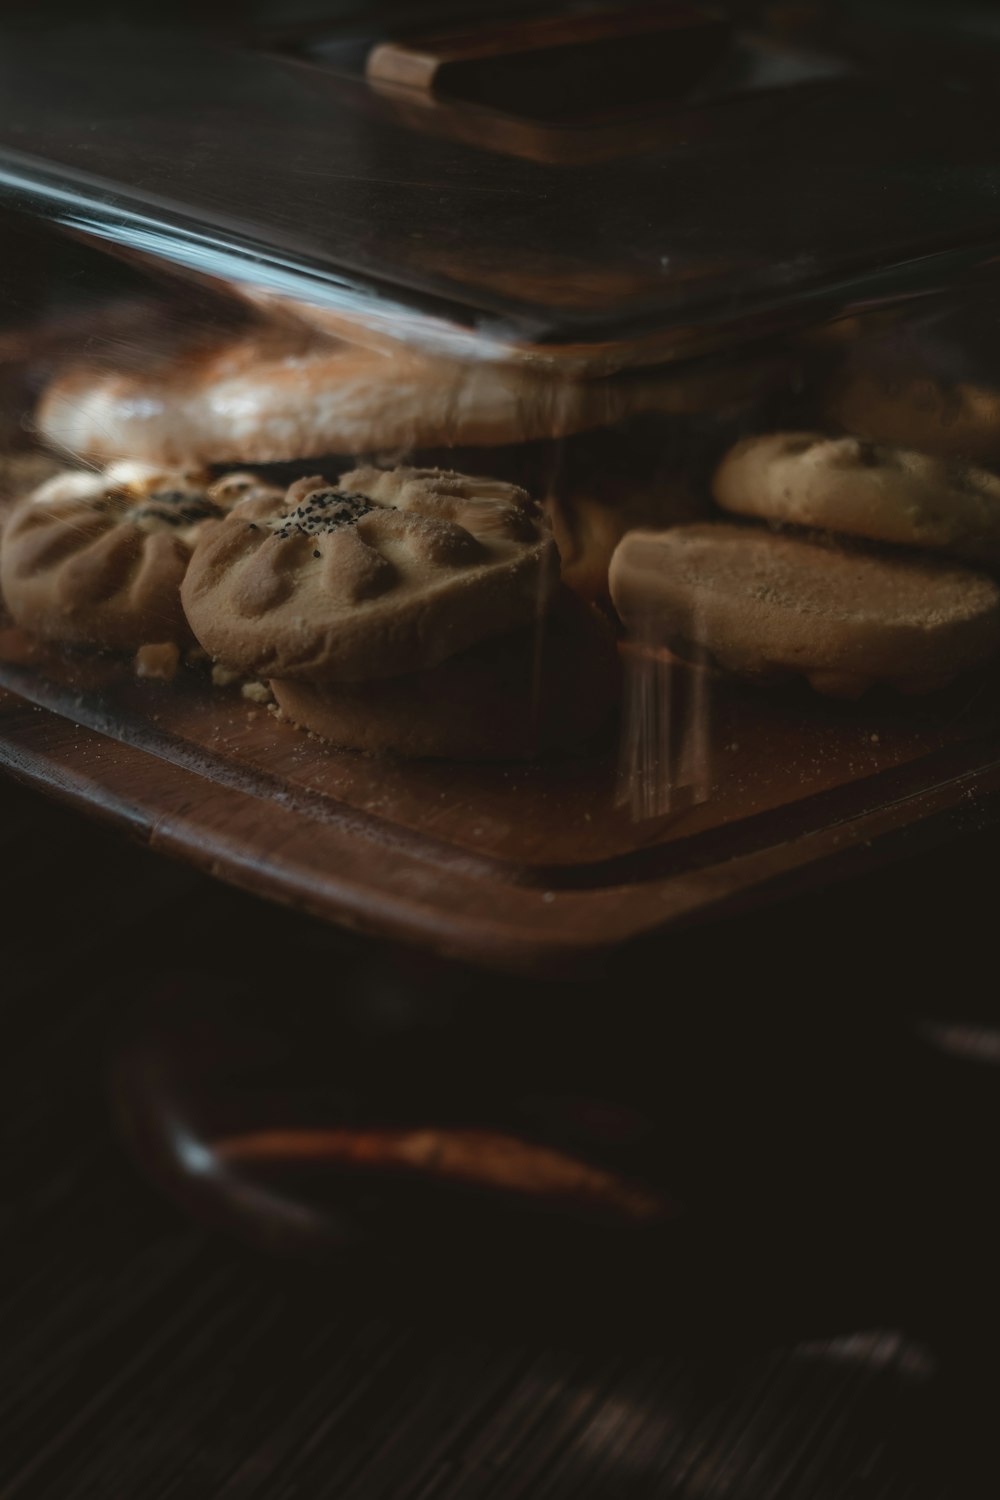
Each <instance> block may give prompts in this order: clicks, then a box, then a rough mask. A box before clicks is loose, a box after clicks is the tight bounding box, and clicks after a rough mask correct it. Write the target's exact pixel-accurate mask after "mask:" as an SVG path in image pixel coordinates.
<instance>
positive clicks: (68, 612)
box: [0, 462, 259, 651]
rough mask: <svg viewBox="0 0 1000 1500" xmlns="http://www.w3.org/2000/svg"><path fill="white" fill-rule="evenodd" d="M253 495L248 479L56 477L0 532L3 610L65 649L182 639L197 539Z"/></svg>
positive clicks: (168, 474)
mask: <svg viewBox="0 0 1000 1500" xmlns="http://www.w3.org/2000/svg"><path fill="white" fill-rule="evenodd" d="M250 493H259V487H258V486H257V485H256V481H255V480H254V479H253V476H250V475H244V476H229V477H228V478H227V479H225V480H223V481H220V482H218V483H216V484H214V485H213V484H212V482H211V480H210V479H209V477H208V476H207V475H205V474H201V473H198V472H194V471H190V470H188V471H168V470H164V469H162V468H159V467H155V466H148V465H143V464H137V463H134V462H125V463H120V464H112V465H111V466H110V467H109V468H108V469H106V470H105V471H104V473H103V474H96V473H91V472H85V471H66V472H63V473H61V474H57V475H55V476H54V477H53V478H51V479H49V480H47V481H46V483H44V484H42V485H41V486H40V487H39V488H38V489H36V490H35V491H34V492H33V494H31V495H29V496H28V497H27V499H25V500H22V501H21V502H20V504H19V505H17V506H16V507H15V508H14V510H13V511H12V513H11V515H10V518H9V520H8V522H7V524H6V526H5V528H4V532H3V541H2V546H0V588H2V591H3V597H4V600H5V602H6V604H7V608H8V609H9V610H10V613H11V615H12V616H13V617H14V620H15V621H16V622H17V624H18V625H21V626H22V627H23V628H24V629H26V630H30V631H32V632H33V633H35V634H36V635H39V636H42V637H44V638H45V639H46V640H53V641H59V642H64V643H66V644H71V645H87V646H104V647H108V648H110V649H112V650H120V651H134V650H137V649H138V648H139V647H140V646H144V645H146V644H147V643H149V642H167V641H175V642H186V641H189V640H190V639H191V632H190V629H189V628H188V625H187V621H186V619H185V617H184V611H183V608H182V607H181V600H180V586H181V580H182V579H183V577H184V573H185V570H186V569H187V565H188V561H189V559H190V556H191V550H192V548H193V546H194V543H195V539H196V538H197V536H198V534H199V532H200V530H201V528H202V527H203V526H204V524H205V522H206V521H207V520H213V519H216V518H219V517H221V516H223V515H224V514H225V513H226V510H227V508H228V507H229V506H230V505H232V504H233V503H235V501H236V500H237V499H238V498H240V497H242V496H243V495H246V494H250Z"/></svg>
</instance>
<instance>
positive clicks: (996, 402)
mask: <svg viewBox="0 0 1000 1500" xmlns="http://www.w3.org/2000/svg"><path fill="white" fill-rule="evenodd" d="M660 9H661V8H653V10H651V11H649V12H639V11H636V10H635V9H634V8H630V9H629V10H628V12H627V13H625V12H622V13H621V20H620V24H617V25H616V26H611V27H610V29H609V27H608V25H607V24H606V23H604V22H595V21H594V19H593V16H592V15H591V14H590V13H589V12H588V13H587V14H583V13H582V12H581V11H580V10H579V9H578V10H577V11H576V12H575V13H570V14H569V19H568V20H567V19H566V18H565V17H564V18H563V20H562V21H561V22H559V24H558V25H556V26H555V29H554V30H553V29H552V23H548V22H546V23H545V25H546V26H547V27H548V28H549V29H548V30H546V29H545V27H543V28H542V29H541V30H539V29H538V23H537V21H534V20H532V19H531V18H530V17H528V18H526V17H525V16H524V15H523V14H522V13H521V12H520V11H519V12H518V13H517V14H516V15H512V16H508V17H507V19H506V21H505V22H504V23H503V24H502V25H499V26H498V25H496V24H494V25H493V29H492V31H491V30H490V27H489V25H488V24H487V23H486V21H485V20H484V21H483V22H482V23H481V24H477V27H476V28H471V27H466V29H465V31H464V32H463V33H462V34H461V35H459V36H458V37H457V38H456V36H455V35H454V34H453V33H448V32H446V31H442V30H441V29H440V28H441V24H442V23H441V22H440V19H437V20H436V19H435V17H434V15H433V13H431V12H428V13H427V14H425V15H424V16H423V18H422V27H423V29H422V30H420V29H419V28H418V29H417V32H416V34H415V35H408V36H404V38H403V40H402V41H400V40H399V38H398V36H397V34H396V33H395V32H394V31H393V30H392V28H391V27H386V26H383V25H381V24H380V23H379V22H378V18H377V15H375V14H373V15H371V16H368V17H366V18H365V23H364V25H359V24H358V23H355V24H354V25H353V29H352V28H351V27H348V26H346V25H343V26H341V27H340V29H338V28H337V26H336V25H334V24H332V23H331V24H330V25H328V26H319V25H317V26H314V27H311V28H309V29H305V30H301V31H299V32H297V33H294V34H293V33H291V32H288V31H286V32H284V33H282V32H279V31H276V30H275V31H272V32H265V31H263V30H262V31H261V32H260V34H254V35H248V36H246V37H242V38H240V39H239V40H238V41H232V42H222V41H219V40H213V39H210V38H208V37H206V36H201V37H198V36H195V35H190V34H187V35H182V36H181V35H177V34H174V35H166V34H165V35H163V36H162V37H157V36H155V35H153V34H152V33H145V34H143V36H142V37H141V38H137V37H136V36H135V35H134V34H124V33H123V34H122V35H121V36H117V35H116V34H115V33H113V32H109V33H105V34H102V36H101V37H100V39H99V40H97V39H95V38H93V37H88V36H87V35H86V34H85V33H84V32H83V31H78V32H72V31H66V32H57V33H54V34H50V35H48V36H46V38H45V39H44V44H43V42H42V41H41V40H40V39H38V38H34V39H30V38H29V39H23V40H22V41H21V42H20V43H17V42H16V41H12V42H11V44H10V45H9V46H8V47H7V48H6V50H5V53H4V56H3V58H2V60H0V83H2V89H0V96H2V97H3V99H4V101H5V102H4V105H3V108H2V111H0V193H2V200H3V210H2V211H3V215H4V225H5V244H6V246H7V273H6V275H5V293H4V299H3V308H2V312H0V317H2V331H0V348H2V350H3V373H2V376H0V381H2V392H3V409H2V412H0V423H2V427H0V436H2V442H3V449H4V454H3V469H2V487H3V495H2V503H3V507H4V512H5V517H6V520H5V526H4V532H3V541H2V555H0V581H2V586H3V592H4V600H5V609H6V617H5V621H4V627H3V631H2V634H0V642H2V651H0V682H2V684H3V687H4V690H5V696H4V698H3V700H2V701H3V706H4V707H3V719H2V723H0V741H2V744H3V747H4V754H5V758H6V759H7V761H8V762H9V763H10V764H12V765H14V766H15V768H17V769H18V770H19V771H20V772H21V774H24V775H27V776H29V777H33V778H35V779H39V780H42V781H45V782H47V783H48V784H50V785H55V786H58V787H59V788H61V789H62V790H63V792H68V793H69V795H72V796H74V797H77V798H80V799H83V800H86V801H89V802H91V803H94V804H97V805H100V806H102V807H104V808H105V809H106V810H108V811H110V812H112V813H113V814H115V815H117V816H121V817H125V818H128V819H130V820H131V821H132V823H133V824H134V825H135V826H137V827H139V828H140V829H142V830H143V831H144V832H145V833H146V835H147V836H148V837H150V838H151V839H152V840H154V841H156V842H159V843H160V844H162V845H164V846H165V847H169V848H172V849H174V850H175V851H178V852H182V853H183V854H184V855H185V856H186V857H190V858H194V859H197V860H198V861H199V862H201V863H203V864H205V865H206V866H208V867H209V868H211V869H213V870H215V871H217V872H218V873H221V874H223V875H225V876H226V877H227V878H230V879H233V880H236V881H237V882H238V883H241V884H244V885H246V886H249V887H251V888H253V889H256V890H260V891H263V892H265V893H267V894H270V895H274V896H278V897H281V898H283V899H289V900H294V901H298V902H300V903H302V904H304V905H306V906H307V907H309V908H310V909H313V910H316V911H318V912H321V913H323V914H324V915H328V916H331V917H334V918H335V919H337V920H340V921H346V922H349V923H354V924H357V925H361V926H364V927H368V928H371V929H373V930H376V931H380V932H392V933H395V934H397V935H398V934H404V935H406V936H408V937H411V938H417V939H420V940H424V941H428V942H431V943H433V944H434V945H435V946H437V947H438V948H440V949H443V950H444V951H447V952H460V953H464V954H466V955H471V956H474V957H478V958H485V959H488V960H490V961H494V962H504V963H522V964H526V965H529V966H533V967H545V966H546V965H552V966H555V967H559V966H562V965H564V964H567V963H573V962H577V961H580V960H581V959H582V960H586V957H587V955H588V954H590V953H592V952H593V951H594V950H596V949H604V948H610V947H614V946H616V945H617V944H619V943H621V942H623V941H625V940H627V939H630V938H634V937H636V936H639V935H644V934H648V933H651V932H654V931H656V930H658V929H660V928H661V927H662V926H663V925H664V924H665V923H669V922H671V921H674V920H678V919H681V918H685V917H689V916H691V915H693V914H695V913H698V912H701V911H703V910H705V909H709V908H714V907H721V906H725V905H727V904H729V903H731V902H733V901H736V900H745V899H748V897H749V895H750V894H751V893H753V892H758V893H759V892H761V891H763V890H768V891H774V890H778V889H781V888H783V886H784V885H786V884H787V883H789V882H797V881H799V880H801V879H803V878H805V876H806V874H807V872H814V873H820V872H826V873H829V872H831V871H833V870H839V869H841V868H843V869H849V868H851V867H852V864H853V862H854V861H856V860H857V859H859V858H865V857H867V855H866V853H865V851H868V850H870V849H871V848H872V847H873V846H875V845H876V844H878V845H879V847H883V848H885V849H887V850H888V849H890V848H892V847H896V846H897V845H899V846H902V845H903V844H906V845H907V846H908V845H909V842H911V841H912V839H913V838H915V837H918V836H919V837H924V836H927V837H931V836H934V837H936V836H938V835H939V834H940V833H942V832H943V831H945V830H946V829H947V828H948V827H949V826H951V824H952V823H953V821H954V819H955V817H956V816H957V815H958V814H957V813H956V809H964V810H965V813H966V814H967V813H968V810H969V808H970V806H971V807H972V808H974V809H975V810H976V812H975V815H976V816H980V815H982V816H985V814H986V810H987V809H988V806H989V795H988V794H989V793H991V792H992V791H994V790H995V789H996V788H995V785H994V782H995V781H997V779H998V778H997V774H996V771H995V769H994V767H995V762H996V761H997V759H998V757H997V756H996V744H997V728H998V725H997V722H996V709H995V703H996V694H995V692H994V685H995V680H996V679H995V670H996V669H995V659H996V656H997V654H998V652H1000V587H998V585H997V583H996V581H995V575H996V574H997V572H998V566H1000V477H998V476H1000V467H998V466H1000V422H998V415H1000V338H998V320H997V310H998V308H1000V283H998V281H997V278H996V272H995V261H996V256H997V247H998V243H1000V216H998V214H997V209H996V201H995V192H994V175H995V174H994V169H993V165H992V164H993V162H995V159H996V145H997V141H996V137H997V136H998V134H1000V124H998V121H997V119H996V117H995V110H994V107H993V105H992V101H991V97H990V90H989V88H988V87H987V80H988V79H989V78H990V77H991V76H992V74H991V73H990V70H989V66H988V64H989V60H990V57H991V54H990V52H989V44H988V42H987V41H986V40H985V39H984V40H982V42H981V44H980V43H979V42H977V43H976V44H975V45H972V44H971V43H970V42H969V41H968V39H967V38H966V40H965V41H964V42H963V43H962V44H961V45H958V44H957V43H953V44H951V45H952V50H951V51H945V50H944V48H945V41H944V34H943V33H942V35H941V36H938V35H937V34H936V33H935V34H932V33H926V32H919V33H918V32H912V33H911V32H908V31H900V32H899V33H898V36H897V40H898V39H899V38H900V37H905V39H906V45H907V47H908V48H909V50H908V51H907V52H906V56H907V59H908V66H907V68H906V70H899V69H896V70H895V71H894V72H893V69H892V68H891V67H890V62H891V58H890V53H891V48H890V47H888V46H887V45H886V42H885V36H886V35H888V33H876V32H873V31H872V30H871V29H868V30H866V29H865V28H863V27H861V28H856V29H854V30H851V29H849V28H847V27H846V26H845V25H842V24H841V25H839V26H837V27H834V26H833V25H832V24H827V23H824V22H823V20H822V16H820V17H819V19H817V16H816V14H815V13H811V14H810V16H809V17H807V18H805V19H803V18H802V16H800V17H799V19H798V20H796V18H795V16H794V15H793V14H792V12H789V14H788V15H787V16H785V17H784V19H781V18H779V21H775V20H774V19H773V18H772V20H771V22H770V24H769V26H768V25H765V24H764V22H763V21H762V20H761V19H760V17H759V16H756V15H755V14H753V11H754V8H753V7H733V8H731V10H730V11H729V12H726V11H725V8H721V9H720V8H716V9H713V10H710V11H702V10H700V9H697V8H692V9H691V10H690V11H686V12H684V13H683V14H681V13H677V15H675V16H674V18H673V20H671V22H670V26H669V27H667V28H666V30H665V29H664V28H665V22H664V19H663V15H662V14H659V16H658V19H651V17H653V15H654V12H656V13H657V14H658V13H659V11H660ZM803 14H804V13H803ZM397 20H398V18H397ZM900 24H902V23H900ZM601 26H604V30H603V32H602V31H601ZM595 27H596V30H595ZM796 27H797V28H798V29H797V30H796ZM533 28H534V29H533ZM671 28H672V29H671ZM667 32H669V35H668V34H667ZM892 35H894V36H895V35H897V34H896V33H892ZM880 37H881V40H880ZM671 49H672V50H671ZM644 53H646V54H647V63H646V65H644V66H640V59H641V58H642V56H643V54H644ZM668 56H669V57H672V58H673V59H674V60H675V63H676V66H674V67H673V69H672V71H670V70H661V71H660V72H658V71H657V68H656V67H650V66H649V65H648V58H649V57H653V58H658V59H662V58H666V57H668ZM414 59H416V61H414ZM428 59H430V61H428ZM484 59H485V61H484ZM678 59H679V61H678ZM935 60H936V61H937V62H938V63H939V64H940V66H939V68H938V76H939V82H940V87H938V88H937V91H936V92H932V91H931V88H930V83H929V79H930V78H931V76H932V73H933V69H932V66H931V63H932V61H935ZM630 68H631V69H632V70H633V71H634V78H635V80H636V82H635V88H634V90H633V91H632V92H631V94H630V90H629V88H628V87H627V83H628V80H629V77H630V76H631V75H630V74H629V69H630ZM602 69H603V72H604V73H605V74H606V77H605V78H604V81H603V82H602ZM890 74H891V75H892V76H890ZM658 78H662V87H660V85H659V84H658V83H657V79H658ZM623 79H624V80H625V82H624V83H623ZM540 81H541V82H540ZM43 82H44V86H42V85H43ZM26 703H28V704H30V705H32V708H31V710H30V711H29V710H27V709H25V707H24V705H25V704H26ZM39 708H41V709H43V710H44V713H42V714H39V713H38V712H37V710H38V709H39ZM883 836H884V838H883ZM880 841H881V843H880Z"/></svg>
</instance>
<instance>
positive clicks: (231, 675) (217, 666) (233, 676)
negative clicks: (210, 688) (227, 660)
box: [212, 661, 242, 687]
mask: <svg viewBox="0 0 1000 1500" xmlns="http://www.w3.org/2000/svg"><path fill="white" fill-rule="evenodd" d="M241 675H242V674H241V673H239V672H234V671H233V669H232V667H225V666H223V664H222V662H221V661H217V662H215V663H214V664H213V667H212V682H213V684H214V686H215V687H232V685H233V683H234V682H239V680H240V676H241Z"/></svg>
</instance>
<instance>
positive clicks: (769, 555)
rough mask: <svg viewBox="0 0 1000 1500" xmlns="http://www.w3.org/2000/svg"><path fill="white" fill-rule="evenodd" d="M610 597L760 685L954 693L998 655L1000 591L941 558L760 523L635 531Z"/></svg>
mask: <svg viewBox="0 0 1000 1500" xmlns="http://www.w3.org/2000/svg"><path fill="white" fill-rule="evenodd" d="M611 595H612V598H613V600H614V603H615V607H616V609H617V610H618V613H619V615H620V616H621V618H622V619H623V621H624V622H625V624H626V625H627V626H628V627H629V629H630V630H631V631H632V632H633V634H634V635H635V636H636V638H637V639H638V640H640V641H647V642H650V643H656V644H662V645H666V646H670V647H672V648H674V649H676V650H679V651H681V652H684V651H689V650H690V649H691V648H692V647H695V646H698V647H701V648H703V649H705V650H707V651H708V653H709V655H710V656H711V657H712V658H713V659H714V661H715V662H716V663H717V664H718V665H719V666H720V667H722V668H724V669H725V670H727V671H730V672H734V673H737V674H738V675H740V676H744V677H751V678H757V679H759V680H764V681H768V680H780V679H781V678H784V677H789V676H793V675H799V674H800V675H802V676H803V677H806V678H808V680H809V681H810V682H811V683H812V685H813V687H814V688H816V689H817V690H818V691H820V692H823V693H830V694H832V695H834V696H838V697H840V696H846V697H854V696H857V695H858V694H860V693H862V692H863V691H864V690H865V689H866V688H868V687H870V686H871V685H872V684H874V683H877V682H884V683H889V684H891V685H893V686H895V687H897V688H899V689H900V690H901V691H902V692H914V693H916V692H927V691H930V690H932V689H935V688H938V687H943V686H944V685H945V684H946V683H948V682H950V681H951V680H952V679H953V678H954V677H957V676H959V675H960V674H961V673H962V672H966V671H969V670H970V669H972V668H974V667H977V666H980V665H982V664H983V663H984V662H986V661H987V660H988V659H989V658H991V657H992V656H994V655H995V654H996V652H997V651H998V649H1000V588H998V587H997V585H996V583H995V582H994V581H993V579H991V578H987V577H985V576H983V575H982V574H979V573H974V572H972V571H971V570H969V569H966V568H963V567H959V566H957V565H953V564H948V563H945V562H939V561H938V560H937V559H930V558H926V559H925V558H919V557H914V556H912V555H911V556H906V555H902V554H900V555H894V554H891V553H882V552H873V551H860V550H857V549H856V548H855V549H852V550H845V549H842V548H834V547H831V546H828V545H823V544H822V543H820V542H817V541H814V540H809V539H806V538H803V537H798V536H791V535H787V534H785V535H778V534H775V533H773V532H770V531H767V530H765V529H764V528H762V527H751V526H729V525H722V524H720V525H712V524H708V525H698V526H680V527H677V528H676V529H675V530H672V531H663V532H643V531H633V532H630V533H629V535H628V536H626V537H625V538H624V540H623V541H622V542H621V543H620V545H619V547H618V549H617V551H616V552H615V555H614V558H613V559H612V563H611Z"/></svg>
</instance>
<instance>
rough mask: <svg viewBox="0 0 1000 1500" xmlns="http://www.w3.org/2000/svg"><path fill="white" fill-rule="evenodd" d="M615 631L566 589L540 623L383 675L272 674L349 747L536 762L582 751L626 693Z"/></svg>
mask: <svg viewBox="0 0 1000 1500" xmlns="http://www.w3.org/2000/svg"><path fill="white" fill-rule="evenodd" d="M618 687H619V666H618V653H617V647H616V643H615V637H614V632H613V631H612V630H611V627H610V626H609V625H608V623H607V621H606V620H605V619H604V618H603V617H602V616H601V615H600V614H598V612H597V611H596V610H595V609H593V608H592V607H591V606H589V605H587V604H584V603H583V601H582V600H580V599H578V598H577V597H576V596H575V595H574V594H573V593H571V592H570V590H569V589H567V588H565V587H560V588H559V589H558V590H557V592H556V594H555V596H554V597H553V600H552V604H551V607H550V608H549V610H548V612H547V613H546V615H545V616H544V617H543V618H542V619H541V620H540V621H538V622H537V623H536V624H534V625H528V626H523V627H522V628H521V629H520V630H516V631H512V632H509V633H508V634H507V635H503V636H497V637H494V638H493V639H491V640H488V641H482V642H480V644H479V645H477V646H473V647H471V649H469V650H468V651H462V652H459V653H458V655H456V656H449V657H448V659H447V660H446V661H444V662H442V663H441V664H440V665H439V666H436V667H431V668H430V669H428V670H426V671H422V672H411V673H409V674H408V675H406V676H400V677H386V678H382V679H380V680H378V681H374V682H349V683H325V684H323V685H321V686H317V685H315V684H313V683H308V682H288V681H276V680H274V679H272V680H271V691H272V692H273V693H274V696H275V698H276V700H277V702H278V706H279V708H280V709H281V711H282V712H283V714H284V715H285V716H286V717H287V718H289V719H291V720H292V721H293V723H296V724H299V725H301V726H302V727H303V728H305V729H309V730H312V731H313V733H315V734H317V735H319V736H321V738H323V739H325V740H330V741H331V742H332V743H333V744H335V745H339V746H341V747H342V748H345V749H352V750H364V751H368V752H369V753H372V754H384V753H392V754H396V755H404V756H414V757H422V756H439V757H446V758H448V759H450V760H512V759H527V758H529V757H532V756H535V755H544V754H548V753H551V752H552V751H558V750H568V751H573V750H580V749H581V748H583V747H584V746H585V745H586V744H587V743H588V742H589V741H591V740H593V738H594V736H595V735H596V734H597V733H598V732H599V731H600V729H601V728H602V727H603V726H604V724H605V723H606V722H607V720H608V718H609V716H610V714H611V711H612V709H613V707H614V705H615V703H616V701H617V698H618Z"/></svg>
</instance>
